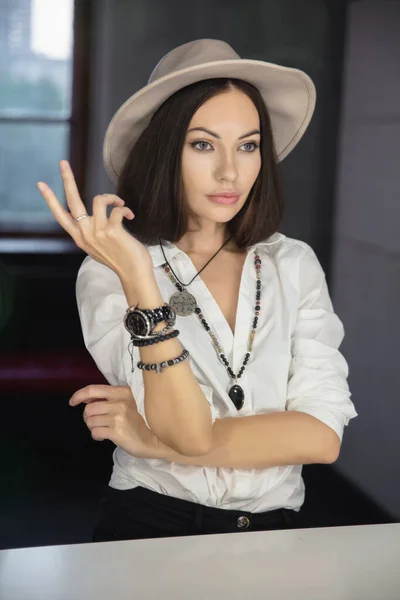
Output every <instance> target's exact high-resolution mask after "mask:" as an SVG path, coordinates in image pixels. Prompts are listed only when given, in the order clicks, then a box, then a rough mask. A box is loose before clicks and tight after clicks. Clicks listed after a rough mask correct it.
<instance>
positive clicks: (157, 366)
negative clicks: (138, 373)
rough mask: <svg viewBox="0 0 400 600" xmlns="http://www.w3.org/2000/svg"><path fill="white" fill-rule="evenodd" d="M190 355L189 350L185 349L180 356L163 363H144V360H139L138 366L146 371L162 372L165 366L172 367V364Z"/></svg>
mask: <svg viewBox="0 0 400 600" xmlns="http://www.w3.org/2000/svg"><path fill="white" fill-rule="evenodd" d="M188 356H189V350H186V349H185V350H184V351H183V352H182V354H181V355H180V356H177V357H176V358H171V359H170V360H164V361H163V362H162V363H159V364H156V363H153V364H151V363H144V362H142V361H139V362H138V364H137V366H138V369H145V370H146V371H155V372H156V373H161V370H162V369H165V367H172V365H177V364H178V363H180V362H182V361H183V360H185V359H186V358H187V357H188Z"/></svg>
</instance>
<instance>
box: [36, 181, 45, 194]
mask: <svg viewBox="0 0 400 600" xmlns="http://www.w3.org/2000/svg"><path fill="white" fill-rule="evenodd" d="M36 185H37V187H38V188H39V190H40V191H41V192H43V190H44V187H45V185H44V183H42V182H41V181H39V183H37V184H36Z"/></svg>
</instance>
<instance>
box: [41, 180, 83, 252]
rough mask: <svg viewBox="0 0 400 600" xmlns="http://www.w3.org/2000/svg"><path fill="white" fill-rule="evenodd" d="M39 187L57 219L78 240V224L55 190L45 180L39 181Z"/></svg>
mask: <svg viewBox="0 0 400 600" xmlns="http://www.w3.org/2000/svg"><path fill="white" fill-rule="evenodd" d="M37 187H38V190H39V191H40V193H41V194H42V196H43V198H44V199H45V200H46V202H47V205H48V207H49V208H50V210H51V212H52V214H53V217H54V218H55V220H56V221H57V222H58V223H59V224H60V225H61V227H62V228H63V229H64V230H65V231H66V232H67V233H69V235H70V236H71V237H72V239H73V240H74V241H76V239H77V235H79V229H78V227H77V226H76V223H75V221H74V219H73V217H72V216H71V215H70V213H69V212H68V211H67V210H65V208H64V207H63V205H62V204H61V202H60V201H59V200H58V198H57V196H56V195H55V193H54V192H53V190H52V189H51V188H50V187H49V186H48V185H47V184H45V183H43V181H39V182H38V184H37Z"/></svg>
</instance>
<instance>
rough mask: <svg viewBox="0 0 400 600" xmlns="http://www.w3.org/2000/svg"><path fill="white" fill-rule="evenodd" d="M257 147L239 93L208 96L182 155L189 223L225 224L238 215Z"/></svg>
mask: <svg viewBox="0 0 400 600" xmlns="http://www.w3.org/2000/svg"><path fill="white" fill-rule="evenodd" d="M199 128H200V129H199ZM205 129H206V130H207V131H205ZM259 144H260V119H259V116H258V112H257V109H256V107H255V106H254V104H253V102H252V101H251V100H250V98H249V97H248V96H247V95H246V94H244V93H243V92H241V91H240V90H237V89H234V90H229V91H227V92H224V93H223V94H219V95H218V96H214V97H213V98H211V99H210V100H208V101H207V102H206V103H205V104H203V105H202V106H201V107H200V108H199V109H198V111H197V112H196V113H195V114H194V116H193V118H192V120H191V122H190V124H189V127H188V130H187V134H186V139H185V143H184V147H183V152H182V182H183V190H184V194H185V198H186V202H187V203H188V205H189V213H190V215H191V218H192V219H194V221H195V222H197V223H198V224H200V225H202V224H203V225H205V226H206V225H207V222H214V223H226V222H228V221H230V220H231V219H232V218H233V217H234V216H235V215H236V214H237V213H238V212H239V211H240V209H241V208H242V206H243V205H244V204H245V202H246V200H247V197H248V195H249V192H250V190H251V188H252V186H253V184H254V182H255V180H256V179H257V176H258V173H259V171H260V168H261V154H260V148H259ZM224 193H228V194H229V193H230V194H232V193H233V194H236V197H230V198H229V197H224V196H223V194H224ZM218 194H221V197H217V196H218Z"/></svg>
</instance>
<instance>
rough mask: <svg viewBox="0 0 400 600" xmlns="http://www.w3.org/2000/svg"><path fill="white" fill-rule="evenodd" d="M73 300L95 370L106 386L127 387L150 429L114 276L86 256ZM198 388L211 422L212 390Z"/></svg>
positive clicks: (136, 352)
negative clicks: (74, 300)
mask: <svg viewBox="0 0 400 600" xmlns="http://www.w3.org/2000/svg"><path fill="white" fill-rule="evenodd" d="M76 301H77V306H78V313H79V318H80V322H81V327H82V335H83V340H84V343H85V346H86V348H87V350H88V351H89V353H90V354H91V356H92V358H93V360H94V361H95V363H96V365H97V368H98V369H99V371H100V372H101V373H102V374H103V375H104V377H105V379H106V380H107V381H108V383H109V384H110V385H121V386H126V385H128V386H129V387H130V388H131V391H132V394H133V397H134V399H135V401H136V405H137V409H138V412H139V414H140V415H141V416H142V417H143V419H144V421H145V423H146V425H147V427H149V428H150V426H149V424H148V422H147V419H146V415H145V410H144V381H143V373H142V371H141V370H140V369H138V368H137V366H136V364H137V362H138V361H139V360H140V354H139V348H138V347H137V346H132V344H130V341H131V340H130V336H129V332H128V331H127V330H126V328H125V326H124V323H123V319H124V315H125V312H126V309H127V307H128V305H127V300H126V297H125V294H124V290H123V288H122V285H121V282H120V280H119V278H118V276H117V275H116V274H115V273H114V271H112V270H111V269H109V268H108V267H106V266H105V265H102V264H101V263H99V262H97V261H95V260H94V259H93V258H91V257H90V256H87V257H86V258H85V259H84V261H83V262H82V264H81V267H80V269H79V271H78V276H77V280H76ZM131 354H132V356H133V367H134V371H133V373H132V358H131ZM199 385H200V388H201V389H202V391H203V393H204V395H205V397H206V398H207V401H208V403H209V404H210V410H211V416H212V422H213V423H214V421H215V419H216V417H217V414H216V410H215V408H214V406H213V402H212V394H213V391H212V388H211V387H209V386H206V385H201V384H199Z"/></svg>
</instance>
